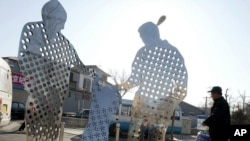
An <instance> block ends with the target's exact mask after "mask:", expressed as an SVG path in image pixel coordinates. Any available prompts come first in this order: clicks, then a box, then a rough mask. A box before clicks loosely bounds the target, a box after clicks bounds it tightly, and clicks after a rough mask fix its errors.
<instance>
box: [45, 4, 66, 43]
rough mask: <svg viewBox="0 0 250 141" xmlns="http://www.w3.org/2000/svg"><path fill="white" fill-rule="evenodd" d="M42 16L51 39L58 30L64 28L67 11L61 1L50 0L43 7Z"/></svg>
mask: <svg viewBox="0 0 250 141" xmlns="http://www.w3.org/2000/svg"><path fill="white" fill-rule="evenodd" d="M42 18H43V22H44V26H45V29H46V33H47V34H48V37H49V38H50V39H51V38H53V37H54V36H55V34H56V33H57V32H60V31H61V29H63V28H64V24H65V22H66V19H67V13H66V11H65V9H64V8H63V6H62V5H61V3H60V2H58V1H57V0H50V1H49V2H47V3H46V4H45V5H44V6H43V8H42Z"/></svg>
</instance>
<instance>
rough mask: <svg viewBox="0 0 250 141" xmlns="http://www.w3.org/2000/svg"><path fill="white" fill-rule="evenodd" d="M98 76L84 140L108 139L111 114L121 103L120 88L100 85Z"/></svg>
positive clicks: (102, 140)
mask: <svg viewBox="0 0 250 141" xmlns="http://www.w3.org/2000/svg"><path fill="white" fill-rule="evenodd" d="M98 81H99V78H98V77H96V78H95V80H94V84H93V98H92V101H91V111H90V115H89V120H88V124H87V126H86V128H85V130H84V134H83V139H82V141H108V136H109V124H110V121H111V116H112V115H113V114H114V113H115V112H117V110H118V107H119V105H120V103H121V96H120V94H119V92H118V88H116V87H110V86H100V85H99V84H98Z"/></svg>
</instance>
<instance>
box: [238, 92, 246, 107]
mask: <svg viewBox="0 0 250 141" xmlns="http://www.w3.org/2000/svg"><path fill="white" fill-rule="evenodd" d="M238 93H239V96H240V98H241V99H242V111H243V112H245V104H246V91H244V92H243V93H241V92H240V91H239V90H238Z"/></svg>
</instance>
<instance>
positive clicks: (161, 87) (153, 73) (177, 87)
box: [128, 22, 188, 141]
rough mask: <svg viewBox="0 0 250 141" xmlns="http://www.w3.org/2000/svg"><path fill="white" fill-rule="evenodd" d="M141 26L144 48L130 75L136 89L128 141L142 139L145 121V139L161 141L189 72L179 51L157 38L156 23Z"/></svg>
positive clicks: (185, 85)
mask: <svg viewBox="0 0 250 141" xmlns="http://www.w3.org/2000/svg"><path fill="white" fill-rule="evenodd" d="M141 28H144V29H141V30H143V31H140V30H139V32H140V33H141V37H142V39H143V41H144V42H145V47H143V48H141V49H140V50H139V51H138V53H137V55H136V57H135V59H134V61H133V64H132V73H131V76H130V78H129V83H131V84H132V85H136V86H139V88H138V91H137V92H136V94H135V98H134V101H133V105H132V116H131V117H132V122H131V124H130V129H129V139H128V140H129V141H137V140H143V139H142V136H143V135H142V134H143V133H142V132H141V130H142V129H141V128H142V127H143V126H142V123H143V121H144V120H147V121H148V124H147V127H143V128H148V140H149V141H162V140H164V138H165V137H164V135H165V132H166V127H167V126H168V124H169V122H170V117H171V116H172V114H173V111H174V109H175V107H176V105H177V104H179V103H180V102H181V101H182V100H183V99H184V97H185V96H186V93H187V79H188V75H187V71H186V68H185V64H184V59H183V57H182V56H181V54H180V53H179V51H178V50H177V49H176V48H175V47H173V46H172V45H170V44H169V43H168V42H167V41H162V40H160V39H159V38H156V37H157V34H159V33H157V32H158V28H157V26H156V25H155V24H153V23H151V22H150V23H145V24H144V25H143V26H142V27H141ZM152 34H153V35H152Z"/></svg>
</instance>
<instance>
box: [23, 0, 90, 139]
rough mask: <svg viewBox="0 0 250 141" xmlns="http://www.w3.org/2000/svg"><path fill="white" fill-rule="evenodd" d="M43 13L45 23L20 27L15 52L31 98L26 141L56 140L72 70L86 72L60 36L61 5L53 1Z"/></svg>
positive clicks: (47, 4)
mask: <svg viewBox="0 0 250 141" xmlns="http://www.w3.org/2000/svg"><path fill="white" fill-rule="evenodd" d="M42 11H43V12H44V13H42V14H43V19H44V20H45V21H42V22H31V23H27V24H26V25H25V26H24V27H23V31H22V34H21V39H20V45H19V52H18V63H19V66H20V70H21V72H22V73H23V74H24V75H25V79H26V81H25V84H24V85H25V90H26V91H27V92H28V93H29V94H30V95H29V96H28V99H27V102H26V113H25V120H26V125H27V126H26V127H27V140H28V141H34V140H36V141H54V140H57V138H58V136H59V131H60V125H61V115H62V107H63V100H64V97H65V96H66V95H68V92H69V75H70V70H71V67H73V66H76V67H77V68H78V69H79V70H80V71H81V72H82V73H86V72H87V71H88V70H87V69H85V66H84V65H83V63H82V62H81V61H80V59H79V57H78V55H77V53H76V51H75V49H74V47H73V46H72V45H71V44H70V42H69V40H67V39H66V38H65V37H64V36H63V35H62V34H61V33H60V30H61V28H62V27H63V26H64V22H65V20H66V12H65V10H64V9H63V7H62V6H61V4H60V3H59V2H58V1H57V0H52V1H50V2H48V3H46V4H45V6H44V7H43V10H42ZM51 11H53V12H51ZM50 14H51V15H50ZM46 16H48V17H49V18H48V17H46ZM58 27H59V28H58Z"/></svg>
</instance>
